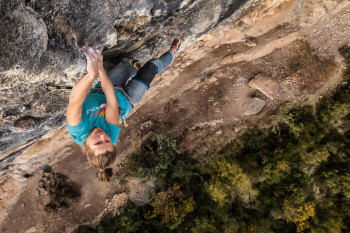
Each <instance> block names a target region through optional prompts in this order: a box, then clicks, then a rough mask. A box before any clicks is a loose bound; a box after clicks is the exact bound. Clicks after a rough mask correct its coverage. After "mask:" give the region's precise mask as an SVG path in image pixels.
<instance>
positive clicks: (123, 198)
mask: <svg viewBox="0 0 350 233" xmlns="http://www.w3.org/2000/svg"><path fill="white" fill-rule="evenodd" d="M128 199H129V196H128V194H126V193H120V194H116V195H114V196H113V199H112V204H113V207H114V208H115V209H116V210H118V209H119V208H120V207H123V206H124V205H126V203H127V202H128Z"/></svg>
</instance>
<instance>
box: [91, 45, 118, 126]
mask: <svg viewBox="0 0 350 233" xmlns="http://www.w3.org/2000/svg"><path fill="white" fill-rule="evenodd" d="M96 53H97V56H98V58H99V67H98V73H99V76H100V81H101V86H102V90H103V92H104V94H105V96H106V110H105V119H106V122H107V123H109V124H113V125H118V126H119V102H118V100H117V97H116V95H115V90H114V86H113V84H112V82H111V80H110V79H109V77H108V76H107V74H106V71H105V69H104V68H103V56H102V54H101V53H100V52H99V51H96Z"/></svg>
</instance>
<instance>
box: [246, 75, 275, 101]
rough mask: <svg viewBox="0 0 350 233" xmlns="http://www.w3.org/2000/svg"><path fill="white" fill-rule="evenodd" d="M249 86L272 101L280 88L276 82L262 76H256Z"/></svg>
mask: <svg viewBox="0 0 350 233" xmlns="http://www.w3.org/2000/svg"><path fill="white" fill-rule="evenodd" d="M249 86H251V87H252V88H255V89H258V90H259V91H261V92H262V93H264V94H265V95H266V96H267V97H269V98H270V99H272V100H273V99H275V98H276V96H277V94H278V91H279V88H280V86H279V84H278V82H276V81H274V80H272V79H271V78H269V77H267V76H264V75H262V74H258V75H256V76H255V77H254V79H253V80H251V81H250V82H249Z"/></svg>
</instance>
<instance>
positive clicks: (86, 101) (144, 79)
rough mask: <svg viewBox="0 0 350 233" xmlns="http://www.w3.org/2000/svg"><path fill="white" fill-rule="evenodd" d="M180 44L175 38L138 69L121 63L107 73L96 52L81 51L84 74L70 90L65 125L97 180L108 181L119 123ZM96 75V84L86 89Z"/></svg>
mask: <svg viewBox="0 0 350 233" xmlns="http://www.w3.org/2000/svg"><path fill="white" fill-rule="evenodd" d="M180 43H181V42H180V40H179V39H174V41H173V43H172V45H171V47H170V50H169V51H168V52H166V53H164V54H163V55H162V56H160V57H159V58H155V59H151V60H150V61H148V62H147V63H146V64H145V65H144V66H143V67H142V68H141V65H140V64H139V63H138V62H136V63H135V64H134V66H133V65H131V64H130V63H129V62H128V61H122V62H120V63H119V64H118V65H117V66H115V67H114V68H113V69H112V70H111V71H110V72H109V73H108V74H107V73H106V71H105V70H104V68H103V56H102V54H101V52H100V51H98V50H93V49H92V48H91V47H86V46H84V47H83V48H82V49H81V51H82V53H83V54H84V55H85V57H86V59H87V71H88V73H87V74H86V75H85V76H84V77H83V78H82V79H80V80H79V81H78V82H77V83H76V84H75V85H74V87H73V90H72V93H71V95H70V98H69V103H68V107H67V122H66V123H67V128H68V130H69V132H70V134H71V135H72V137H73V139H74V141H75V142H76V143H77V144H79V145H81V146H85V153H86V155H87V157H88V160H89V161H90V163H91V165H93V166H95V167H97V168H99V169H100V171H99V172H98V173H97V177H98V179H99V180H101V181H108V180H109V175H107V172H106V171H105V169H106V168H108V167H110V166H111V165H112V164H113V162H114V161H115V158H116V150H115V147H114V144H115V143H116V142H117V140H118V136H119V133H120V130H121V128H120V123H121V122H123V121H124V122H125V118H126V117H127V116H128V114H129V113H130V111H131V110H132V108H133V107H134V106H135V105H136V104H137V103H138V102H140V100H141V98H142V97H143V96H144V94H145V93H146V91H147V90H148V89H149V86H150V84H151V82H152V80H153V78H154V77H155V75H157V74H160V73H162V72H163V71H164V70H165V69H166V68H167V67H168V66H169V65H170V64H171V63H172V62H173V60H174V55H175V53H176V52H177V51H178V48H179V46H180ZM97 75H99V77H100V82H99V83H98V84H97V85H96V86H94V87H93V88H90V87H91V85H92V83H93V81H94V80H95V79H96V77H97ZM130 78H131V79H130ZM129 79H130V80H129Z"/></svg>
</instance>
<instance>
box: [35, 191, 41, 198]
mask: <svg viewBox="0 0 350 233" xmlns="http://www.w3.org/2000/svg"><path fill="white" fill-rule="evenodd" d="M35 194H36V196H37V197H40V191H39V189H36V193H35Z"/></svg>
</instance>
